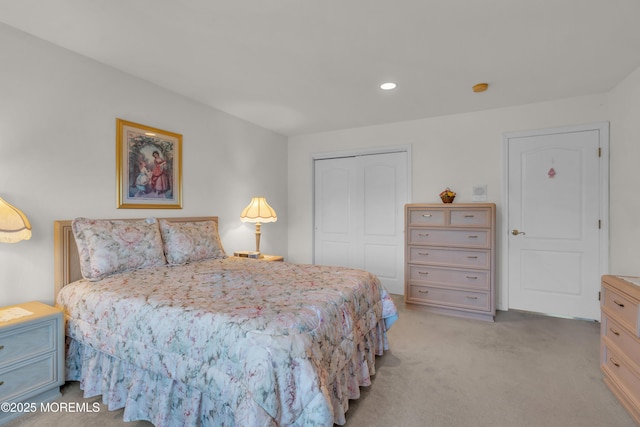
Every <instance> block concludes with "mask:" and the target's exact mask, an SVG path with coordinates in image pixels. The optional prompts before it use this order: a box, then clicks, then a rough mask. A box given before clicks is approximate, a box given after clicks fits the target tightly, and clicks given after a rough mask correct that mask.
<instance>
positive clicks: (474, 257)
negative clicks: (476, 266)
mask: <svg viewBox="0 0 640 427" xmlns="http://www.w3.org/2000/svg"><path fill="white" fill-rule="evenodd" d="M467 258H469V259H478V257H477V256H471V255H469V256H468V257H467Z"/></svg>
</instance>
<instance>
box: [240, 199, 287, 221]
mask: <svg viewBox="0 0 640 427" xmlns="http://www.w3.org/2000/svg"><path fill="white" fill-rule="evenodd" d="M240 220H241V221H242V222H276V221H277V220H278V216H277V215H276V211H274V210H273V208H272V207H271V206H269V203H267V199H265V198H264V197H253V198H252V199H251V203H249V206H247V207H246V208H244V210H243V211H242V213H241V214H240Z"/></svg>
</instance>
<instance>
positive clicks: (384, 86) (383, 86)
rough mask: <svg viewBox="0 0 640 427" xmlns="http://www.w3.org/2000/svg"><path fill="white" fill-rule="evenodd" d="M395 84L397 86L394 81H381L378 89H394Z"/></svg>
mask: <svg viewBox="0 0 640 427" xmlns="http://www.w3.org/2000/svg"><path fill="white" fill-rule="evenodd" d="M396 86H398V85H397V84H395V83H394V82H387V83H382V84H381V85H380V89H382V90H391V89H395V88H396Z"/></svg>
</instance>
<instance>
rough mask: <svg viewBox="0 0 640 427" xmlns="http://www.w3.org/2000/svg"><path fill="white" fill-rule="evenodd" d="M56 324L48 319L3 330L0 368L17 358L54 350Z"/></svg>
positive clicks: (0, 344) (0, 342)
mask: <svg viewBox="0 0 640 427" xmlns="http://www.w3.org/2000/svg"><path fill="white" fill-rule="evenodd" d="M56 326H57V322H56V321H55V320H47V321H44V322H38V323H31V324H29V325H26V326H24V327H21V328H16V329H12V330H10V331H8V332H1V333H0V347H1V348H0V369H1V368H4V367H5V366H6V365H9V364H11V363H14V362H16V361H17V360H22V359H25V358H28V357H33V356H37V355H38V354H43V353H46V352H49V351H53V350H54V349H55V348H56V343H55V337H56V331H55V328H56Z"/></svg>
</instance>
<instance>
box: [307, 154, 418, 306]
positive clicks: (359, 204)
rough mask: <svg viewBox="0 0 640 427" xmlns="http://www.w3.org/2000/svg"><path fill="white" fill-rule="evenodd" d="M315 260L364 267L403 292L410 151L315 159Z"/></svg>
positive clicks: (321, 262) (388, 284) (389, 286)
mask: <svg viewBox="0 0 640 427" xmlns="http://www.w3.org/2000/svg"><path fill="white" fill-rule="evenodd" d="M314 165H315V194H314V202H315V218H314V221H315V238H314V242H315V248H314V249H315V250H314V255H315V263H316V264H324V265H338V266H345V267H352V268H359V269H363V270H367V271H370V272H371V273H373V274H375V275H377V276H378V277H379V278H380V281H381V282H382V283H383V285H384V286H385V287H386V288H387V290H389V292H391V293H394V294H400V295H402V294H403V293H404V234H403V227H404V216H403V212H404V205H405V203H407V201H408V200H407V194H408V180H407V153H406V152H396V153H384V154H372V155H361V156H353V157H345V158H331V159H320V160H316V161H315V163H314Z"/></svg>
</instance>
